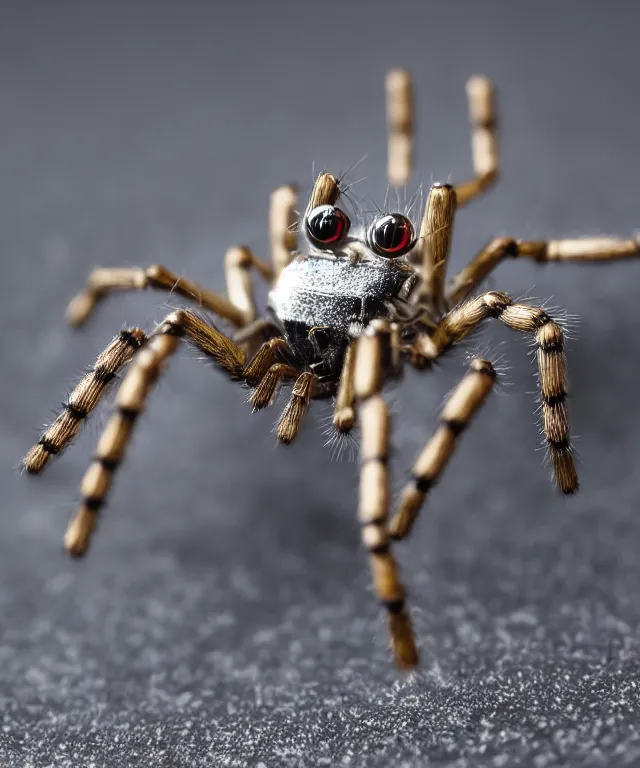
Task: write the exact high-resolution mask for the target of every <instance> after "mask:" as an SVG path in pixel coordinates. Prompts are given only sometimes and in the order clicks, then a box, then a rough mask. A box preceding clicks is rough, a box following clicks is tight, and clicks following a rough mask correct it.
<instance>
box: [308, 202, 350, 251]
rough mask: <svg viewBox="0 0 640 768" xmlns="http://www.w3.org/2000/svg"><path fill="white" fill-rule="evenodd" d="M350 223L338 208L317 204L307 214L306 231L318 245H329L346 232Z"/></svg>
mask: <svg viewBox="0 0 640 768" xmlns="http://www.w3.org/2000/svg"><path fill="white" fill-rule="evenodd" d="M350 223H351V222H350V221H349V219H348V217H347V215H346V213H344V212H343V211H341V210H340V209H339V208H335V207H334V206H333V205H319V206H318V207H317V208H314V209H313V210H312V211H311V212H310V213H309V215H308V216H307V221H306V226H307V233H308V234H309V237H310V238H311V239H312V240H313V241H314V242H316V243H318V244H319V245H330V244H331V243H336V242H337V241H338V240H341V239H342V238H343V237H344V236H345V235H346V234H347V232H348V230H349V226H350Z"/></svg>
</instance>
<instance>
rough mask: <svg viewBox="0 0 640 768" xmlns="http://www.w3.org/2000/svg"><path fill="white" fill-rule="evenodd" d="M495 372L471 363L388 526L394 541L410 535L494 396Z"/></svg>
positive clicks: (484, 363)
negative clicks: (433, 490) (468, 429)
mask: <svg viewBox="0 0 640 768" xmlns="http://www.w3.org/2000/svg"><path fill="white" fill-rule="evenodd" d="M495 380H496V372H495V370H494V368H493V366H492V365H491V363H490V362H489V361H488V360H481V359H479V358H476V359H475V360H472V361H471V364H470V366H469V372H468V373H467V375H466V376H465V377H464V378H463V379H462V381H461V382H460V384H458V386H457V387H456V389H455V390H454V391H453V393H452V394H451V396H450V397H449V399H448V400H447V403H446V405H445V407H444V409H443V411H442V413H441V414H440V426H439V427H438V429H437V430H436V432H435V434H434V435H433V437H432V438H431V440H429V442H428V443H427V444H426V446H425V447H424V449H423V451H422V453H421V454H420V456H419V457H418V460H417V461H416V463H415V464H414V466H413V470H412V475H413V480H412V481H411V482H409V483H408V484H407V486H406V487H405V489H404V491H403V492H402V496H401V498H400V502H399V504H398V509H397V511H396V513H395V515H394V516H393V518H392V520H391V523H390V525H389V533H390V535H391V537H392V538H394V539H404V538H405V536H408V534H409V533H410V532H411V529H412V528H413V525H414V523H415V521H416V520H417V519H418V514H419V512H420V509H421V507H422V505H423V504H424V501H425V498H426V496H427V493H428V491H429V490H430V489H431V488H432V487H433V485H435V483H436V482H437V481H438V479H439V477H440V475H441V474H442V472H443V470H444V468H445V467H446V466H447V464H448V463H449V461H450V459H451V457H452V455H453V453H454V451H455V449H456V445H457V442H458V437H459V435H460V434H461V433H462V432H463V431H464V430H465V429H466V427H467V426H468V425H469V423H470V422H471V420H472V419H473V417H474V415H475V414H476V413H477V411H478V410H480V407H481V406H482V405H483V403H484V402H485V400H486V399H487V396H488V395H489V393H490V392H491V390H492V388H493V385H494V383H495Z"/></svg>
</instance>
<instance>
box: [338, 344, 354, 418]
mask: <svg viewBox="0 0 640 768" xmlns="http://www.w3.org/2000/svg"><path fill="white" fill-rule="evenodd" d="M355 360H356V357H355V345H354V344H350V345H349V346H348V347H347V351H346V352H345V355H344V361H343V363H342V372H341V374H340V383H339V385H338V394H337V396H336V404H335V407H334V410H333V425H334V427H335V428H336V429H337V430H338V431H339V432H349V431H350V430H351V429H352V428H353V426H354V424H355V423H356V411H355V407H354V406H355V390H354V386H353V373H354V365H355Z"/></svg>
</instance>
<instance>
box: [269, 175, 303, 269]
mask: <svg viewBox="0 0 640 768" xmlns="http://www.w3.org/2000/svg"><path fill="white" fill-rule="evenodd" d="M297 202H298V195H297V193H296V188H295V187H294V186H293V185H291V184H285V185H284V186H282V187H278V188H277V189H275V190H274V191H273V192H272V193H271V199H270V202H269V239H270V241H271V261H272V263H273V275H274V277H276V278H277V277H278V275H279V274H280V272H282V270H283V269H284V268H285V267H286V266H287V264H288V263H289V262H290V261H291V259H292V258H293V254H294V251H295V250H296V247H297V240H298V238H297V236H296V222H297V213H296V204H297Z"/></svg>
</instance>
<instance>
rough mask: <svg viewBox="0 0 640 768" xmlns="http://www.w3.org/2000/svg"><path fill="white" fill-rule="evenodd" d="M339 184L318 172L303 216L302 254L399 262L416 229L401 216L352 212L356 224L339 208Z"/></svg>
mask: <svg viewBox="0 0 640 768" xmlns="http://www.w3.org/2000/svg"><path fill="white" fill-rule="evenodd" d="M344 193H345V190H343V189H341V188H340V185H339V182H338V181H337V180H336V178H335V177H334V176H332V175H331V174H329V173H326V172H323V173H321V174H320V175H319V176H318V178H317V180H316V183H315V185H314V187H313V191H312V193H311V197H310V199H309V204H308V205H307V209H306V211H305V213H304V217H303V222H302V226H301V227H300V230H301V234H302V235H303V237H304V238H305V239H306V246H307V247H306V248H304V251H303V252H304V253H305V254H307V255H309V256H320V257H323V256H324V257H327V258H332V257H333V258H339V257H341V256H343V257H348V258H349V259H351V260H352V261H360V260H362V259H365V258H368V259H369V260H372V261H380V260H381V259H382V260H392V261H393V260H399V259H402V258H403V257H405V256H407V255H408V254H409V253H411V251H413V249H414V247H415V245H416V235H415V227H414V225H413V223H412V222H411V220H410V218H409V217H408V216H407V215H405V214H404V213H399V212H398V213H394V212H382V211H380V210H377V211H376V212H375V213H373V214H372V213H367V212H363V211H361V210H359V209H358V207H357V206H356V205H355V204H354V203H353V201H351V200H350V198H349V199H347V201H348V202H352V207H353V208H354V209H355V211H354V218H355V224H354V225H353V226H352V219H351V217H350V216H349V215H348V214H347V213H346V212H345V211H344V210H343V208H342V207H340V206H339V205H338V203H339V198H340V196H341V194H342V195H343V196H344V197H346V195H344Z"/></svg>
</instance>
